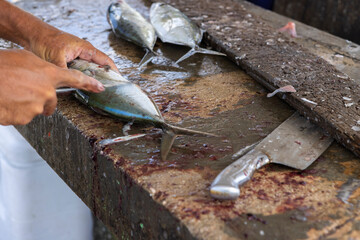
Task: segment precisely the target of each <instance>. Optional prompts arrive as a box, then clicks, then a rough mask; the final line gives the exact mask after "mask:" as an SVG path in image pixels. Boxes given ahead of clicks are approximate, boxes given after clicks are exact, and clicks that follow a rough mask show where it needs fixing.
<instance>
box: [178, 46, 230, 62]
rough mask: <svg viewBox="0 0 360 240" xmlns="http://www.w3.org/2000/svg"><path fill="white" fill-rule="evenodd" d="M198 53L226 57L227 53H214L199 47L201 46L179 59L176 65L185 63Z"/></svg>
mask: <svg viewBox="0 0 360 240" xmlns="http://www.w3.org/2000/svg"><path fill="white" fill-rule="evenodd" d="M196 53H202V54H211V55H219V56H226V54H225V53H221V52H217V51H214V50H209V49H206V48H201V47H199V46H195V47H194V48H192V49H190V51H188V52H187V53H185V55H184V56H182V57H181V58H179V59H178V60H177V61H176V64H178V63H180V62H182V61H184V60H185V59H187V58H189V57H191V56H192V55H194V54H196Z"/></svg>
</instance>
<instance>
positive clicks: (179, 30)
mask: <svg viewBox="0 0 360 240" xmlns="http://www.w3.org/2000/svg"><path fill="white" fill-rule="evenodd" d="M150 21H151V23H152V25H153V26H154V28H155V30H156V33H157V35H158V36H159V38H160V39H161V40H162V41H163V42H169V43H173V44H178V45H184V46H188V47H190V48H194V47H195V46H196V45H197V44H198V43H200V42H201V39H202V32H201V30H200V29H199V27H198V26H197V25H196V24H195V23H194V22H192V21H191V20H190V19H189V18H188V17H187V16H186V15H185V14H183V13H182V12H181V11H180V10H178V9H176V8H174V7H172V6H171V5H168V4H164V3H153V4H152V5H151V8H150Z"/></svg>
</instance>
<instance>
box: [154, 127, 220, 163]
mask: <svg viewBox="0 0 360 240" xmlns="http://www.w3.org/2000/svg"><path fill="white" fill-rule="evenodd" d="M163 131H164V134H163V136H162V139H161V147H160V153H161V159H162V160H163V161H165V160H166V157H167V155H168V154H169V152H170V150H171V146H172V145H173V143H174V141H175V138H176V136H179V135H200V136H212V137H218V136H217V135H215V134H212V133H206V132H201V131H197V130H191V129H187V128H182V127H177V126H173V125H170V124H167V123H166V124H165V125H164V127H163Z"/></svg>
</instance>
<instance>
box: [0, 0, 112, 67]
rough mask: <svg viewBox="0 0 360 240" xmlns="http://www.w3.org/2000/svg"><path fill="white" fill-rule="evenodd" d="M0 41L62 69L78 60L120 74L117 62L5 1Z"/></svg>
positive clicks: (1, 10)
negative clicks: (89, 62)
mask: <svg viewBox="0 0 360 240" xmlns="http://www.w3.org/2000/svg"><path fill="white" fill-rule="evenodd" d="M0 37H2V38H5V39H7V40H10V41H12V42H14V43H17V44H20V45H21V46H23V47H24V48H25V49H27V50H29V51H32V52H33V53H35V54H36V55H37V56H39V57H40V58H42V59H44V60H46V61H48V62H51V63H54V64H55V65H57V66H59V67H62V68H66V67H67V65H66V63H67V62H70V61H72V60H74V59H75V58H78V57H79V58H81V59H84V60H87V61H92V62H95V63H97V64H100V65H109V66H110V67H111V68H112V69H113V70H114V71H118V69H117V68H116V66H115V64H114V62H113V61H112V60H111V59H110V58H109V57H108V56H107V55H106V54H104V53H103V52H101V51H100V50H98V49H96V48H95V47H94V46H93V45H92V44H91V43H90V42H88V41H86V40H83V39H81V38H78V37H76V36H74V35H72V34H69V33H66V32H62V31H60V30H59V29H57V28H55V27H53V26H50V25H49V24H47V23H45V22H43V21H41V20H40V19H38V18H37V17H35V16H33V15H31V14H30V13H28V12H25V11H23V10H21V9H20V8H18V7H16V6H14V5H12V4H10V3H8V2H7V1H3V0H0Z"/></svg>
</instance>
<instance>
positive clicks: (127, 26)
mask: <svg viewBox="0 0 360 240" xmlns="http://www.w3.org/2000/svg"><path fill="white" fill-rule="evenodd" d="M107 20H108V22H109V24H110V26H111V29H112V30H113V32H114V33H115V35H116V36H117V37H119V38H122V39H125V40H127V41H130V42H133V43H135V44H136V45H138V46H140V47H143V48H145V50H146V54H145V56H144V57H143V58H142V60H141V61H140V63H139V66H140V67H142V66H145V65H146V64H147V63H148V62H150V61H151V60H152V59H153V57H154V56H156V53H155V52H154V51H153V48H154V45H155V42H156V38H157V37H156V33H155V29H154V27H153V26H152V25H151V24H150V23H149V22H148V21H147V20H146V19H145V18H144V17H143V16H142V15H141V14H140V13H139V12H138V11H136V10H135V9H133V8H132V7H130V6H129V5H128V4H127V3H126V2H125V0H119V1H118V2H116V3H112V4H110V6H109V8H108V11H107Z"/></svg>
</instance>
